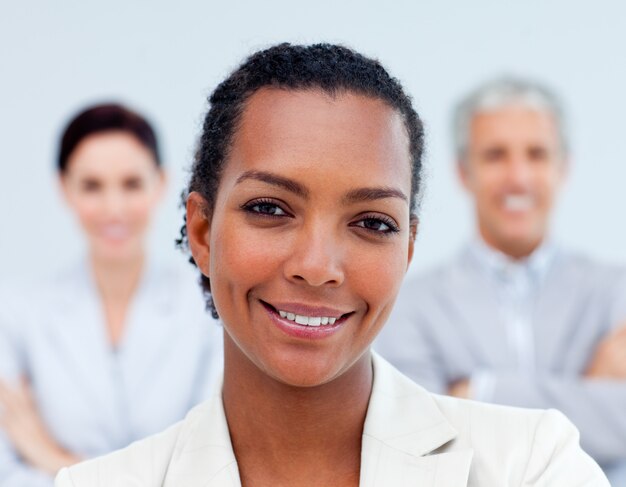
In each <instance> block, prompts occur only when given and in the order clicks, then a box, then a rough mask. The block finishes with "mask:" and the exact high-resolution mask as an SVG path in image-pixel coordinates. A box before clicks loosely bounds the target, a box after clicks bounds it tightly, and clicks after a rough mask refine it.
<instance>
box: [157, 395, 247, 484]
mask: <svg viewBox="0 0 626 487" xmlns="http://www.w3.org/2000/svg"><path fill="white" fill-rule="evenodd" d="M216 390H217V391H219V393H216V394H215V395H214V396H213V397H212V398H211V399H209V400H208V401H206V402H204V403H202V404H201V405H199V406H197V407H195V408H194V409H192V410H191V412H190V413H189V414H188V415H187V417H186V418H185V420H184V422H183V426H182V429H181V432H180V435H179V439H178V441H177V443H176V446H175V447H174V452H173V454H172V460H171V462H170V465H169V467H168V470H167V475H166V477H165V481H164V482H163V487H180V486H183V485H184V486H185V487H241V481H240V479H239V470H238V468H237V461H236V459H235V454H234V453H233V449H232V445H231V443H230V434H229V432H228V423H227V422H226V416H225V414H224V406H223V404H222V398H221V387H218V388H216Z"/></svg>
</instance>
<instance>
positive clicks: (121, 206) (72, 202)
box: [61, 131, 164, 261]
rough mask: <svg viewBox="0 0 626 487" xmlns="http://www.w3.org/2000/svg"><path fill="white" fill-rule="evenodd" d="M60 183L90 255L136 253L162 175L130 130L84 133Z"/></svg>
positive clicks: (107, 257) (121, 256)
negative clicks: (83, 137)
mask: <svg viewBox="0 0 626 487" xmlns="http://www.w3.org/2000/svg"><path fill="white" fill-rule="evenodd" d="M61 183H62V187H63V192H64V194H65V197H66V200H67V202H68V204H69V206H70V208H71V209H72V210H74V212H75V213H76V215H77V216H78V219H79V221H80V223H81V226H82V228H83V230H84V232H85V234H86V235H87V238H88V241H89V245H90V249H91V252H92V255H94V256H96V257H98V258H102V259H105V260H109V261H118V260H119V261H123V260H126V259H128V258H133V257H136V256H137V255H139V254H140V253H141V251H142V250H143V241H144V236H145V233H146V229H147V227H148V223H149V221H150V217H151V216H152V213H153V212H154V209H155V207H156V205H157V203H158V201H159V199H160V196H161V194H162V191H163V187H164V177H163V174H162V171H161V170H160V169H159V168H158V167H157V165H156V163H155V161H154V157H153V155H152V153H151V152H150V151H149V150H148V149H147V148H146V147H145V146H144V145H142V144H141V143H140V142H139V141H138V140H137V139H136V138H135V137H134V136H133V135H131V134H128V133H125V132H121V131H114V132H102V133H98V134H93V135H90V136H88V137H86V138H85V139H84V140H82V141H81V142H80V143H79V144H78V146H77V147H76V149H75V150H74V151H73V152H72V154H71V155H70V158H69V160H68V165H67V170H66V172H65V173H64V174H63V175H62V176H61Z"/></svg>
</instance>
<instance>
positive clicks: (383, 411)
mask: <svg viewBox="0 0 626 487" xmlns="http://www.w3.org/2000/svg"><path fill="white" fill-rule="evenodd" d="M373 365H374V384H373V388H372V396H371V398H370V404H369V408H368V411H367V417H366V419H365V426H364V428H363V442H362V446H361V482H360V486H361V487H383V486H388V485H393V486H394V487H404V486H406V487H409V486H414V487H417V486H433V487H434V486H437V487H465V486H466V485H467V482H468V476H469V469H470V465H471V460H472V455H473V451H472V450H471V449H467V450H457V451H452V452H447V451H445V449H446V446H447V445H449V444H450V443H451V442H452V441H453V440H454V438H455V437H456V436H457V432H456V430H455V429H454V428H453V427H452V425H451V424H450V423H449V421H448V420H447V419H446V417H445V416H444V415H443V413H442V412H441V411H440V409H439V407H438V406H437V404H436V402H435V400H434V399H433V397H432V396H431V394H430V393H429V392H427V391H426V390H425V389H423V388H421V387H420V386H418V385H417V384H415V383H413V382H412V381H411V380H410V379H408V378H407V377H405V376H404V375H402V374H401V373H400V372H398V371H397V370H396V369H395V368H393V367H392V366H391V365H390V364H389V363H388V362H386V361H385V360H384V359H383V358H382V357H380V356H379V355H377V354H375V353H373Z"/></svg>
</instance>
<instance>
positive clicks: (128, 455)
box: [54, 422, 183, 487]
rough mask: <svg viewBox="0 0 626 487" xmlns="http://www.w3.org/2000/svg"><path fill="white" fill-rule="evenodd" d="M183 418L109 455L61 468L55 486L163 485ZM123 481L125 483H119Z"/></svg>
mask: <svg viewBox="0 0 626 487" xmlns="http://www.w3.org/2000/svg"><path fill="white" fill-rule="evenodd" d="M182 424H183V422H179V423H176V424H175V425H173V426H171V427H170V428H168V429H166V430H165V431H163V432H161V433H158V434H156V435H153V436H149V437H148V438H145V439H143V440H140V441H137V442H134V443H132V444H131V445H129V446H128V447H126V448H123V449H121V450H117V451H115V452H113V453H109V454H108V455H104V456H102V457H98V458H94V459H92V460H87V461H85V462H82V463H79V464H76V465H73V466H71V467H69V468H64V469H62V470H61V471H60V472H59V473H58V474H57V477H56V479H55V482H54V485H55V487H109V486H111V485H142V486H146V487H149V486H158V485H161V484H162V482H163V479H164V478H165V474H166V472H167V468H168V466H169V464H170V460H171V458H172V454H173V451H174V447H175V445H176V441H177V439H178V436H179V434H180V431H181V428H182ZM120 482H122V483H120Z"/></svg>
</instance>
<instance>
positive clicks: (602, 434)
mask: <svg viewBox="0 0 626 487" xmlns="http://www.w3.org/2000/svg"><path fill="white" fill-rule="evenodd" d="M492 377H493V378H494V383H493V389H492V397H491V398H489V399H490V401H491V402H494V403H497V404H505V405H509V406H518V407H528V408H541V409H547V408H554V409H558V410H559V411H561V412H563V413H564V414H565V415H566V416H567V417H568V418H569V419H570V420H571V421H572V422H573V423H574V424H575V425H576V427H577V428H578V429H579V430H580V436H581V444H582V446H583V448H584V449H585V451H587V452H588V453H589V454H590V455H591V456H592V457H593V458H595V459H596V460H597V461H598V462H599V463H600V464H602V465H610V464H611V463H613V462H618V461H623V459H624V458H626V415H625V414H624V411H626V381H601V380H591V379H581V378H575V377H560V376H556V375H543V374H542V375H541V376H537V377H529V376H528V375H524V374H517V373H514V372H492Z"/></svg>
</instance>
